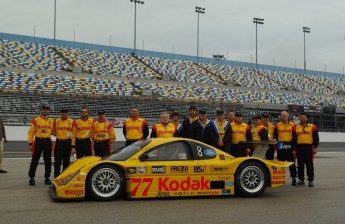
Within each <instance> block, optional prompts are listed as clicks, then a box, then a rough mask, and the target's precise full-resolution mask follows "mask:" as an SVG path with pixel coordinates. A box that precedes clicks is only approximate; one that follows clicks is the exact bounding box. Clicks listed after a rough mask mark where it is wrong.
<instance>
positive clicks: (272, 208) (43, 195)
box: [0, 148, 345, 224]
mask: <svg viewBox="0 0 345 224" xmlns="http://www.w3.org/2000/svg"><path fill="white" fill-rule="evenodd" d="M325 151H326V152H319V153H318V154H316V156H315V160H314V163H315V187H314V188H309V187H307V186H298V187H293V186H290V185H289V184H290V180H289V178H288V181H287V182H288V183H287V184H286V185H285V186H283V187H278V188H267V189H266V191H265V192H264V194H262V195H261V196H260V197H258V198H251V199H248V198H240V197H234V196H230V197H203V198H181V199H169V198H166V199H146V200H126V199H119V200H116V201H111V202H96V201H91V200H84V201H73V202H55V201H53V200H52V199H51V198H50V195H49V192H48V187H47V186H46V185H44V184H43V181H44V178H43V170H44V166H43V163H42V161H41V162H40V165H39V166H38V169H37V173H36V186H29V185H28V177H27V172H28V168H29V164H30V159H28V158H14V159H9V158H7V159H4V169H6V170H7V171H8V173H7V174H0V220H1V223H10V224H11V223H63V224H67V223H73V224H76V223H93V224H94V223H97V224H99V223H150V224H151V223H152V224H156V223H157V224H162V223H168V224H169V223H171V224H180V223H193V224H201V223H210V224H216V223H255V224H267V223H279V224H291V223H313V224H319V223H320V224H325V223H339V224H340V223H341V224H343V223H344V220H345V212H344V211H345V172H344V170H345V162H344V161H345V150H343V151H337V152H330V150H327V149H326V148H325ZM287 173H288V171H287Z"/></svg>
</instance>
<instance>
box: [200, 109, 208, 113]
mask: <svg viewBox="0 0 345 224" xmlns="http://www.w3.org/2000/svg"><path fill="white" fill-rule="evenodd" d="M199 114H207V111H206V110H205V109H201V110H199Z"/></svg>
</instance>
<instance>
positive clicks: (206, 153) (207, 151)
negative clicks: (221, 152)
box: [204, 149, 216, 156]
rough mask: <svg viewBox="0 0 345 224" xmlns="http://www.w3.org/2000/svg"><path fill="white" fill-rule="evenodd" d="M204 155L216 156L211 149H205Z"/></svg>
mask: <svg viewBox="0 0 345 224" xmlns="http://www.w3.org/2000/svg"><path fill="white" fill-rule="evenodd" d="M204 154H205V155H206V156H215V155H216V151H214V150H213V149H206V150H204Z"/></svg>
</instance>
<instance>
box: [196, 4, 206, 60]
mask: <svg viewBox="0 0 345 224" xmlns="http://www.w3.org/2000/svg"><path fill="white" fill-rule="evenodd" d="M195 12H196V13H197V14H198V26H197V41H196V42H197V43H196V45H197V46H196V47H197V50H196V55H197V57H199V14H200V13H201V14H204V13H205V8H202V7H199V6H195Z"/></svg>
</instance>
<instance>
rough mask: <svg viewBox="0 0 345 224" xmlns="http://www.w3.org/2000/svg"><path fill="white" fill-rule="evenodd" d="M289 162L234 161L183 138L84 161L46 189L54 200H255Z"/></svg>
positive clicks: (279, 180) (280, 180)
mask: <svg viewBox="0 0 345 224" xmlns="http://www.w3.org/2000/svg"><path fill="white" fill-rule="evenodd" d="M291 164H292V163H290V162H281V161H271V160H264V159H260V158H258V157H241V158H235V157H232V156H231V155H229V154H227V153H225V152H223V151H221V150H218V149H216V148H213V147H212V146H209V145H207V144H204V143H201V142H198V141H195V140H192V139H185V138H165V139H163V138H157V139H147V140H142V141H138V142H136V143H133V144H132V145H130V146H127V147H124V148H120V149H118V150H115V151H114V152H113V153H112V154H111V155H110V156H108V157H106V158H100V157H96V156H90V157H85V158H82V159H79V160H77V161H76V162H74V163H73V164H71V165H70V166H69V167H68V168H67V169H66V170H65V171H64V172H63V173H61V174H60V175H59V176H58V177H57V178H55V180H54V182H53V185H52V186H51V187H50V192H51V196H52V197H53V198H54V199H78V198H85V197H86V196H88V197H90V198H93V199H96V200H101V201H108V200H113V199H115V198H118V197H120V196H125V197H128V198H153V197H181V196H209V195H233V194H238V195H240V196H243V197H256V196H259V195H260V194H262V193H263V192H264V191H265V189H266V187H267V186H269V187H277V186H281V185H284V184H285V168H286V167H288V166H290V165H291Z"/></svg>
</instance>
